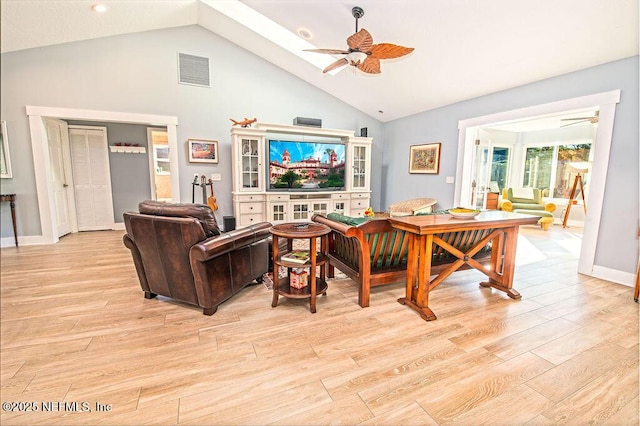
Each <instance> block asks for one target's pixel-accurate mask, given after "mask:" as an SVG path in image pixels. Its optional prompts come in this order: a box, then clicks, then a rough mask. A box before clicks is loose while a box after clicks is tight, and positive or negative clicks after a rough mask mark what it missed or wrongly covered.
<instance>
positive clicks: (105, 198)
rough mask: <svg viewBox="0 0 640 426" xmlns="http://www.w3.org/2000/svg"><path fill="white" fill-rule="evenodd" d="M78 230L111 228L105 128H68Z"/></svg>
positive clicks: (109, 176)
mask: <svg viewBox="0 0 640 426" xmlns="http://www.w3.org/2000/svg"><path fill="white" fill-rule="evenodd" d="M69 142H70V146H71V164H72V169H73V181H74V194H75V199H76V216H77V218H78V231H96V230H103V229H113V228H114V220H113V197H112V194H111V173H110V168H109V150H108V146H107V138H106V130H105V129H88V128H75V127H72V126H70V130H69Z"/></svg>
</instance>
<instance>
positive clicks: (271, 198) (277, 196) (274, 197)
mask: <svg viewBox="0 0 640 426" xmlns="http://www.w3.org/2000/svg"><path fill="white" fill-rule="evenodd" d="M267 198H268V199H269V201H289V194H275V195H268V196H267Z"/></svg>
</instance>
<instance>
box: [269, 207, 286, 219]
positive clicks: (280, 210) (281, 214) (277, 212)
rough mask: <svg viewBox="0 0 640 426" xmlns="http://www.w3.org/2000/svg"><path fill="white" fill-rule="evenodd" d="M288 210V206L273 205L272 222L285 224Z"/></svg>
mask: <svg viewBox="0 0 640 426" xmlns="http://www.w3.org/2000/svg"><path fill="white" fill-rule="evenodd" d="M286 209H287V205H286V204H271V222H284V221H285V218H286Z"/></svg>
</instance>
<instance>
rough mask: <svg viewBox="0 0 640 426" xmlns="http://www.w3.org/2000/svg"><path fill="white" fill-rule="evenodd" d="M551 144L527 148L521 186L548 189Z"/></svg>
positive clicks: (551, 160) (551, 159)
mask: <svg viewBox="0 0 640 426" xmlns="http://www.w3.org/2000/svg"><path fill="white" fill-rule="evenodd" d="M553 151H554V148H553V147H552V146H536V147H530V148H527V152H526V155H525V163H524V178H523V180H522V187H523V188H538V189H542V190H544V189H549V187H550V186H551V165H552V162H553V157H554V156H553Z"/></svg>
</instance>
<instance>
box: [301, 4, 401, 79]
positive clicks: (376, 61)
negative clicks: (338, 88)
mask: <svg viewBox="0 0 640 426" xmlns="http://www.w3.org/2000/svg"><path fill="white" fill-rule="evenodd" d="M351 14H352V15H353V17H354V18H356V32H355V33H354V34H353V35H351V36H350V37H349V38H347V45H348V46H349V50H341V49H307V51H308V52H316V53H327V54H330V55H345V57H344V58H341V59H338V60H337V61H335V62H334V63H332V64H331V65H329V66H328V67H326V68H325V69H323V70H322V72H323V73H326V72H329V71H331V70H334V69H336V68H340V67H343V66H345V65H351V66H354V67H356V68H358V69H359V70H360V71H362V72H365V73H367V74H380V60H381V59H392V58H399V57H401V56H404V55H407V54H409V53H411V52H413V47H404V46H398V45H396V44H391V43H379V44H373V37H372V36H371V34H370V33H369V31H367V30H365V29H364V28H362V29H361V30H360V31H358V19H360V18H362V16H364V10H362V8H361V7H358V6H355V7H354V8H353V9H351Z"/></svg>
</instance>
